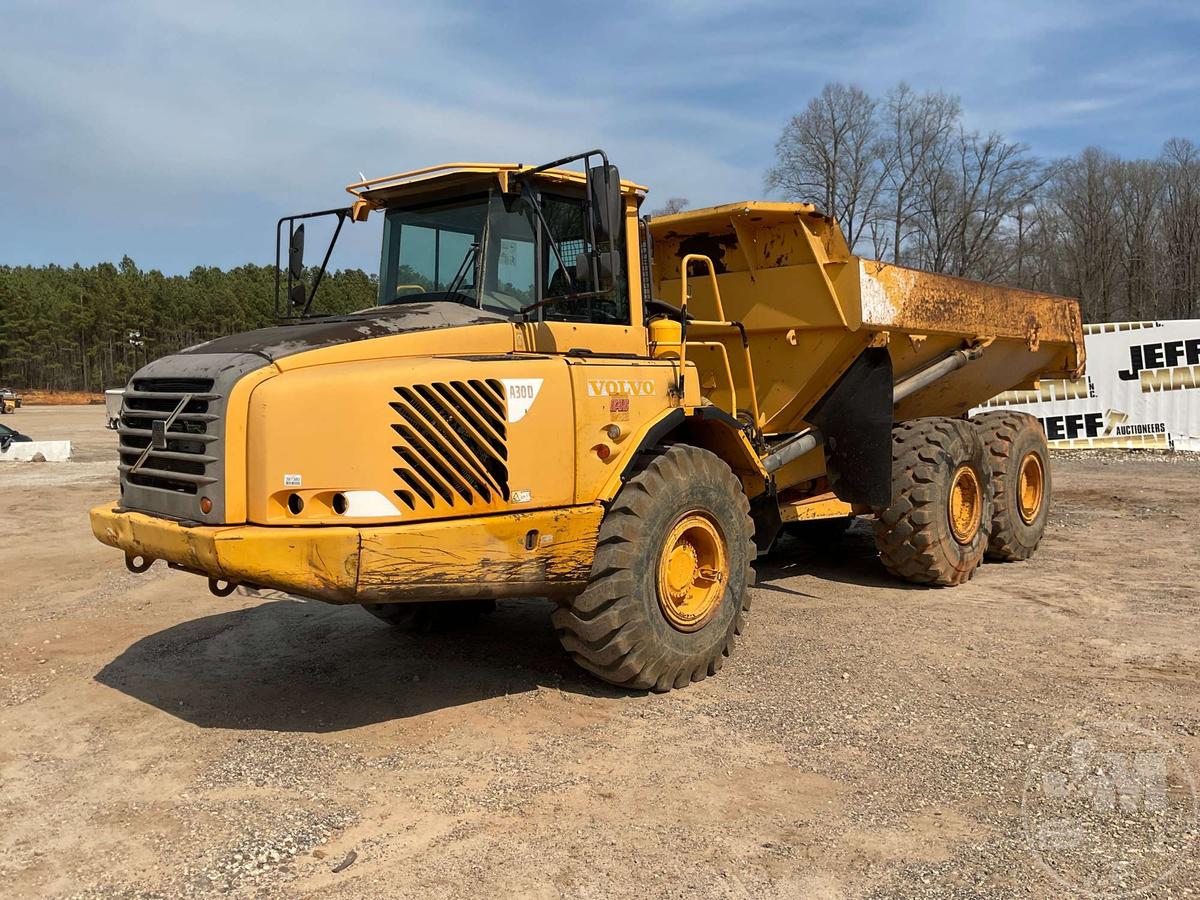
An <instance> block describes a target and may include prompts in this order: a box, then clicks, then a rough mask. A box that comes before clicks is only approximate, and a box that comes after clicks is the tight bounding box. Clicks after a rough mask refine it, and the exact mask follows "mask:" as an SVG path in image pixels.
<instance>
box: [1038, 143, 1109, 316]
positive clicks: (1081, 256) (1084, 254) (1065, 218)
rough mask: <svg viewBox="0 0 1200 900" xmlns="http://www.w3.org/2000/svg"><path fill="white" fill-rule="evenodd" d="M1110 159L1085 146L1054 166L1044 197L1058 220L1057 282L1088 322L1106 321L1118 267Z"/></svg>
mask: <svg viewBox="0 0 1200 900" xmlns="http://www.w3.org/2000/svg"><path fill="white" fill-rule="evenodd" d="M1115 162H1116V161H1115V159H1114V158H1113V157H1111V156H1109V155H1108V154H1106V153H1104V152H1103V151H1102V150H1100V149H1099V148H1097V147H1089V148H1087V149H1086V150H1084V151H1083V153H1082V154H1080V156H1079V158H1078V159H1069V160H1064V161H1062V162H1061V163H1059V165H1058V166H1056V168H1055V173H1054V177H1053V179H1052V180H1051V182H1050V184H1049V190H1048V192H1047V198H1046V202H1048V203H1049V204H1051V205H1052V207H1053V210H1054V213H1055V214H1056V218H1057V220H1058V234H1057V242H1056V243H1057V250H1058V253H1059V254H1060V262H1059V274H1058V278H1057V279H1056V281H1057V285H1056V286H1057V288H1058V289H1059V290H1062V291H1063V292H1064V293H1068V294H1070V295H1072V296H1074V297H1078V298H1079V300H1080V302H1081V303H1082V305H1083V312H1084V316H1085V318H1086V319H1087V320H1088V321H1091V322H1108V321H1112V314H1113V312H1114V310H1115V306H1116V303H1115V298H1116V295H1117V286H1118V281H1119V278H1120V272H1121V254H1122V241H1121V221H1120V213H1119V211H1118V209H1117V204H1116V186H1115V184H1114V167H1115Z"/></svg>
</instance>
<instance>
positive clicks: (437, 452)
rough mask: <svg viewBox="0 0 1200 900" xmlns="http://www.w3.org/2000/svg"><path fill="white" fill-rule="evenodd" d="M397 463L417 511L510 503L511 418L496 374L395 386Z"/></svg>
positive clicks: (403, 491) (408, 501)
mask: <svg viewBox="0 0 1200 900" xmlns="http://www.w3.org/2000/svg"><path fill="white" fill-rule="evenodd" d="M395 391H396V397H397V399H396V400H395V401H393V402H392V403H390V404H389V405H390V406H391V407H392V410H393V411H394V412H395V414H396V420H395V421H393V422H392V429H393V430H394V431H395V432H396V434H397V436H398V437H399V439H400V443H399V444H397V445H396V446H394V447H393V448H392V449H393V450H394V451H395V452H396V456H397V457H398V458H399V465H398V466H397V467H396V468H395V469H393V471H394V472H395V473H396V475H397V476H398V477H399V478H400V481H401V482H402V484H403V487H400V488H397V489H396V490H395V492H394V493H395V494H396V496H397V497H398V498H399V499H400V501H401V502H402V503H403V504H404V505H405V506H407V507H408V508H409V509H412V510H415V509H417V508H418V507H419V508H421V509H422V510H432V511H437V512H445V511H447V510H455V509H460V508H466V507H469V506H478V505H487V506H490V505H494V504H499V503H502V502H507V501H508V443H507V440H508V426H507V424H506V422H507V420H508V413H507V406H506V404H505V399H504V386H503V385H502V384H501V383H500V382H499V381H496V380H495V379H488V380H486V381H484V380H478V379H473V380H470V381H440V382H435V383H433V384H415V385H411V386H406V387H397V388H396V389H395Z"/></svg>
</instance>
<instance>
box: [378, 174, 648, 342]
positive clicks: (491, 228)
mask: <svg viewBox="0 0 1200 900" xmlns="http://www.w3.org/2000/svg"><path fill="white" fill-rule="evenodd" d="M540 202H541V207H542V213H543V215H544V217H545V221H546V225H547V227H548V228H549V230H550V232H551V238H549V239H541V238H542V236H541V235H540V234H539V231H540V229H539V228H538V227H537V225H538V222H537V217H536V216H535V215H534V212H533V210H532V207H531V206H530V204H529V203H528V202H527V201H524V200H522V198H521V197H520V196H516V195H505V194H502V193H501V192H500V191H491V192H489V193H486V194H478V195H474V196H469V197H461V198H457V199H455V200H453V201H441V202H438V203H436V204H429V205H426V206H419V207H407V208H403V209H391V210H388V212H387V214H386V216H385V218H384V226H383V254H382V259H381V260H380V268H379V272H380V278H379V305H380V306H393V305H396V304H403V303H414V302H429V301H433V300H449V301H453V302H457V303H463V304H465V305H468V306H474V307H478V308H481V309H485V310H488V311H490V312H495V313H499V314H501V315H506V316H511V317H514V318H516V317H518V316H520V315H521V314H522V311H523V310H528V308H529V307H531V306H533V305H534V304H537V303H538V302H539V301H540V300H545V299H547V298H552V297H560V296H561V297H567V298H568V300H567V301H565V302H563V303H560V304H551V305H544V306H539V307H538V308H537V309H536V310H533V311H531V312H532V315H533V317H535V318H544V319H558V320H567V321H583V322H613V323H616V322H627V321H628V317H629V311H628V300H627V299H622V298H623V297H625V291H624V288H623V286H621V287H620V288H619V289H618V290H616V291H612V292H611V294H610V296H607V297H603V298H594V297H593V298H586V299H584V300H580V301H576V300H574V299H570V295H573V294H575V293H577V292H579V291H580V290H582V288H581V287H580V285H579V280H578V276H577V274H576V271H575V264H576V261H577V258H578V257H579V256H580V255H584V254H587V253H588V252H589V251H590V244H589V243H588V241H587V238H586V234H587V229H586V222H585V218H584V215H585V214H584V204H583V201H582V199H574V198H570V197H559V196H553V195H546V194H543V195H542V196H541V198H540ZM550 240H553V242H554V244H555V247H554V248H551V247H550ZM555 249H557V251H558V252H557V253H556V252H554V250H555Z"/></svg>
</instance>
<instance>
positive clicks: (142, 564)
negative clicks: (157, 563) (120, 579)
mask: <svg viewBox="0 0 1200 900" xmlns="http://www.w3.org/2000/svg"><path fill="white" fill-rule="evenodd" d="M152 565H154V560H153V559H151V558H150V557H148V556H134V555H133V554H132V553H126V554H125V568H127V569H128V570H129V571H130V572H132V573H133V574H134V575H141V574H142V573H143V572H145V571H146V570H147V569H149V568H150V567H151V566H152Z"/></svg>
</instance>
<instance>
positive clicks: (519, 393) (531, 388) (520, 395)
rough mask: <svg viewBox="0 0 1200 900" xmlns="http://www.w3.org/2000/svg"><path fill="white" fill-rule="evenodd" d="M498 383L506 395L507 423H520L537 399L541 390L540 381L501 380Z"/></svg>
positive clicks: (522, 379) (527, 379) (523, 379)
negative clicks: (501, 385)
mask: <svg viewBox="0 0 1200 900" xmlns="http://www.w3.org/2000/svg"><path fill="white" fill-rule="evenodd" d="M500 382H501V384H503V385H504V392H505V394H507V395H508V421H509V422H510V423H512V422H520V421H521V420H522V419H523V418H525V413H527V412H529V407H531V406H533V401H534V400H536V399H537V395H538V391H540V390H541V389H542V379H540V378H501V379H500Z"/></svg>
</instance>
